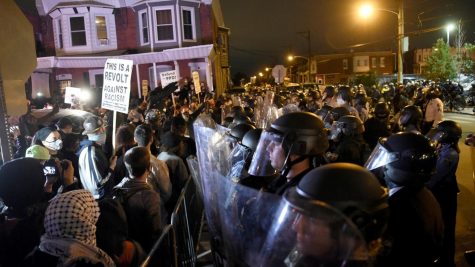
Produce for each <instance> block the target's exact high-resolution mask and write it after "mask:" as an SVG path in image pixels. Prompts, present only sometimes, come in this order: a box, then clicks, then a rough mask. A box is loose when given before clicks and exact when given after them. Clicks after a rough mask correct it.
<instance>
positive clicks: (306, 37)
mask: <svg viewBox="0 0 475 267" xmlns="http://www.w3.org/2000/svg"><path fill="white" fill-rule="evenodd" d="M298 33H299V34H302V35H303V36H304V38H305V39H307V48H308V55H307V82H311V81H310V57H311V56H312V46H311V43H310V30H307V31H304V32H298Z"/></svg>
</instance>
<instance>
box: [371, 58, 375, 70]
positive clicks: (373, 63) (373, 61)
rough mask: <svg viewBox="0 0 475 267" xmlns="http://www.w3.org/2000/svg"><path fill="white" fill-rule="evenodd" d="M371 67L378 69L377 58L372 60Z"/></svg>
mask: <svg viewBox="0 0 475 267" xmlns="http://www.w3.org/2000/svg"><path fill="white" fill-rule="evenodd" d="M371 66H372V67H373V68H376V58H375V57H373V58H371Z"/></svg>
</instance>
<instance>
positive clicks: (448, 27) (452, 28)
mask: <svg viewBox="0 0 475 267" xmlns="http://www.w3.org/2000/svg"><path fill="white" fill-rule="evenodd" d="M446 29H447V31H448V32H450V31H453V30H454V29H455V24H453V23H450V24H447V26H446Z"/></svg>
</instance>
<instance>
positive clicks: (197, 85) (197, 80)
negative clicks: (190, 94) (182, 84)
mask: <svg viewBox="0 0 475 267" xmlns="http://www.w3.org/2000/svg"><path fill="white" fill-rule="evenodd" d="M191 76H192V77H193V85H194V86H195V93H197V94H199V93H201V84H200V73H199V72H197V71H196V70H195V71H193V72H192V73H191Z"/></svg>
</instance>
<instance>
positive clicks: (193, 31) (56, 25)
mask: <svg viewBox="0 0 475 267" xmlns="http://www.w3.org/2000/svg"><path fill="white" fill-rule="evenodd" d="M36 7H37V11H38V14H35V15H33V16H32V15H27V16H28V17H29V18H30V21H32V24H33V26H34V29H35V32H36V34H35V38H36V41H37V53H38V55H39V57H38V59H37V67H36V70H35V71H34V73H33V74H32V75H31V79H30V82H29V84H28V85H27V89H28V87H30V88H29V89H30V90H31V92H30V94H31V97H33V98H34V97H35V96H37V95H43V96H45V97H53V96H57V95H61V94H64V90H65V88H66V87H67V86H72V87H79V88H90V89H91V90H92V92H93V93H94V94H93V95H95V96H100V95H101V88H102V84H103V68H104V64H105V62H106V60H107V59H108V58H118V59H128V60H132V61H133V64H134V68H133V72H132V80H131V97H140V96H142V93H145V92H144V91H142V90H145V88H146V87H147V86H148V87H149V88H152V89H153V88H155V87H157V86H159V85H160V78H159V77H160V73H161V72H164V71H170V70H176V71H177V72H178V74H179V76H180V77H182V78H189V80H191V76H192V75H191V73H192V72H193V71H198V73H199V76H200V81H202V82H204V83H205V85H206V86H207V87H208V90H210V91H215V92H216V93H218V94H220V93H222V92H223V91H224V90H225V89H226V87H227V85H228V84H229V80H230V77H229V76H230V73H229V63H228V51H229V45H228V38H229V29H227V28H226V27H225V25H224V21H223V16H222V11H221V7H220V2H219V0H95V1H87V0H83V1H58V0H36Z"/></svg>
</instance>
